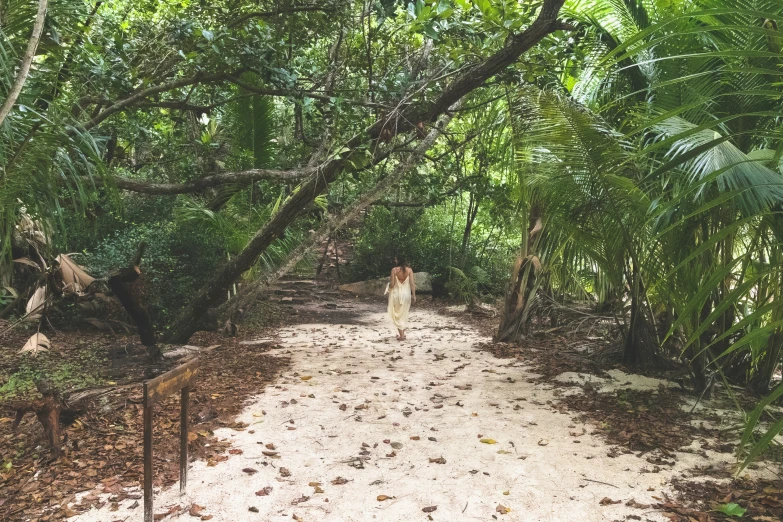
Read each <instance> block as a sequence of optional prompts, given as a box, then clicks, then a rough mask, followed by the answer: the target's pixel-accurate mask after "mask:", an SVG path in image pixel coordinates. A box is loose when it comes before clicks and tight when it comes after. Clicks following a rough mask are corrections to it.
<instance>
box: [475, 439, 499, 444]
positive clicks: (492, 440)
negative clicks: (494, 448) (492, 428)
mask: <svg viewBox="0 0 783 522" xmlns="http://www.w3.org/2000/svg"><path fill="white" fill-rule="evenodd" d="M479 442H483V443H484V444H497V443H498V441H496V440H495V439H481V440H480V441H479Z"/></svg>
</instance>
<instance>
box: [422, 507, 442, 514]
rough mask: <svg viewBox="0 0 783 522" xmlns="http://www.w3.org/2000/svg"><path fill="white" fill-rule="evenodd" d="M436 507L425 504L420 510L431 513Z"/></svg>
mask: <svg viewBox="0 0 783 522" xmlns="http://www.w3.org/2000/svg"><path fill="white" fill-rule="evenodd" d="M436 509H438V506H427V507H425V508H422V511H424V512H425V513H432V512H433V511H435V510H436Z"/></svg>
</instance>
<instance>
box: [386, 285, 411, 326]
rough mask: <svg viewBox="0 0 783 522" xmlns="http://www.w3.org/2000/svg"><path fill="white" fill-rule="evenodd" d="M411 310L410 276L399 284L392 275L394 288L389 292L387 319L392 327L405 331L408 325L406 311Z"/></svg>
mask: <svg viewBox="0 0 783 522" xmlns="http://www.w3.org/2000/svg"><path fill="white" fill-rule="evenodd" d="M410 309H411V275H410V274H408V277H406V278H405V281H403V282H400V280H399V279H397V274H395V275H394V287H393V288H392V289H391V290H390V291H389V317H391V320H392V322H393V323H394V326H396V327H397V329H399V330H405V328H406V327H407V325H408V311H409V310H410Z"/></svg>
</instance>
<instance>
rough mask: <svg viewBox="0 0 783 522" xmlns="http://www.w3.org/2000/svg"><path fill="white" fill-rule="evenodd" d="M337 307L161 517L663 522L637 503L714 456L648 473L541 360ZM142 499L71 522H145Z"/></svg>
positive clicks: (294, 335)
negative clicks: (573, 411)
mask: <svg viewBox="0 0 783 522" xmlns="http://www.w3.org/2000/svg"><path fill="white" fill-rule="evenodd" d="M321 310H322V313H321V314H320V315H319V316H318V319H317V320H314V321H312V322H311V323H308V324H300V325H296V326H291V327H288V328H285V329H282V330H280V331H279V341H280V345H281V346H282V348H277V349H275V352H277V353H279V354H280V355H285V356H290V357H291V358H292V366H291V368H290V370H289V371H288V372H286V373H285V374H284V375H283V376H282V377H281V378H280V379H279V380H278V382H276V383H274V384H273V385H270V386H268V387H267V388H266V389H265V390H263V392H262V393H261V394H260V395H258V396H256V397H255V398H254V399H252V400H251V401H250V402H249V403H248V405H247V407H246V408H245V410H244V412H243V413H242V414H241V415H240V417H239V418H238V420H240V421H243V422H245V423H247V424H248V425H249V426H248V427H247V428H246V429H245V430H244V431H235V430H231V429H223V430H220V431H218V432H216V435H217V436H218V437H223V438H225V439H228V440H229V441H231V443H232V445H233V448H235V449H239V450H242V454H239V455H232V456H231V457H230V458H229V459H228V460H227V461H225V462H221V463H218V464H217V465H216V466H211V467H210V466H208V465H207V463H206V462H203V461H198V462H194V463H193V464H192V466H191V470H190V475H189V477H190V480H189V485H188V493H187V495H186V496H185V497H180V496H179V493H178V487H173V488H170V489H168V490H166V491H163V492H156V509H155V513H165V512H167V511H169V508H171V507H172V506H176V505H179V506H181V507H182V508H183V511H182V512H181V513H179V514H172V515H171V516H169V517H167V518H166V520H183V521H185V520H187V521H190V520H198V518H194V517H192V516H190V515H189V513H188V510H189V509H190V508H191V505H192V504H194V503H195V504H197V505H198V506H202V507H203V508H204V509H203V510H202V511H200V513H201V514H202V515H204V516H212V518H211V520H212V521H214V522H234V521H253V520H258V521H275V520H281V521H285V520H299V521H335V522H337V521H340V522H345V521H367V520H379V521H395V522H396V521H403V520H405V521H408V520H428V519H429V518H428V517H431V520H441V521H459V520H492V517H493V516H494V517H496V518H497V519H499V520H508V521H573V520H580V521H585V522H588V521H604V520H606V521H611V520H623V519H625V517H626V515H634V516H641V520H651V521H657V520H667V519H665V518H664V517H663V516H662V515H660V514H659V513H656V512H655V511H654V510H651V509H639V508H634V507H630V506H626V505H625V503H626V502H628V501H630V500H632V499H633V500H635V501H636V502H637V503H639V504H650V503H655V502H656V500H654V499H653V496H654V495H655V496H659V497H660V496H661V491H662V488H664V487H665V484H666V483H667V482H668V479H669V478H670V477H671V476H672V475H676V474H679V473H680V472H681V471H682V470H684V469H686V468H689V467H692V466H693V465H695V464H696V463H697V462H696V461H695V459H697V458H698V459H699V461H698V464H702V465H703V464H705V461H704V459H703V458H701V457H696V456H695V455H688V454H684V455H682V456H680V458H678V459H677V463H676V465H675V466H674V467H673V469H671V470H668V469H667V470H665V471H661V472H660V473H644V472H643V469H642V468H644V467H645V465H646V464H647V463H646V462H645V461H644V460H643V459H639V458H637V457H636V456H634V455H619V456H617V457H615V458H610V457H608V456H607V453H608V452H609V451H610V449H611V448H610V446H609V445H607V444H606V443H605V442H603V441H602V440H600V439H599V438H597V437H594V436H592V435H591V434H590V432H591V431H592V430H591V428H590V426H583V425H577V423H576V422H575V421H574V420H573V418H572V415H570V414H569V413H568V412H564V413H561V412H559V411H557V410H555V409H553V408H552V407H551V406H550V405H548V404H547V401H553V400H555V394H554V392H553V390H551V389H548V388H547V387H546V386H544V385H542V384H540V383H534V382H529V381H530V380H531V378H532V377H534V375H533V374H531V373H530V370H529V368H526V367H525V366H523V365H521V364H520V363H519V361H517V360H514V359H497V358H495V357H493V356H492V355H491V354H489V353H486V352H483V351H479V350H478V349H476V347H475V344H476V343H477V342H480V341H484V340H486V339H484V338H482V337H481V336H480V335H479V334H478V333H477V332H476V331H475V330H473V329H471V328H470V327H467V326H463V325H461V324H459V323H458V320H457V319H455V318H451V317H446V316H443V315H439V314H437V313H435V312H432V311H427V310H421V309H416V308H414V310H413V314H412V324H411V327H412V328H411V330H410V332H409V338H408V341H407V342H405V343H398V342H397V341H396V340H395V339H394V337H393V334H392V331H391V328H390V325H389V323H388V320H387V318H386V315H385V313H384V310H383V307H382V306H381V305H380V304H373V305H367V304H363V303H360V302H356V303H350V302H348V303H346V302H341V303H340V305H339V308H338V309H337V310H331V311H330V312H329V314H328V316H327V314H326V313H324V312H323V309H321ZM318 321H322V322H318ZM583 432H584V434H583ZM492 441H495V443H490V444H488V443H486V442H492ZM266 445H273V446H269V448H273V449H269V448H267V447H266ZM263 452H275V454H273V455H272V456H268V455H265V454H264V453H263ZM252 470H255V471H252ZM247 471H251V472H250V473H248V472H247ZM265 488H269V489H267V490H266V491H268V494H267V495H263V496H259V495H258V494H257V492H260V493H263V491H264V489H265ZM380 495H385V496H386V497H389V499H387V500H378V499H379V498H383V497H379V496H380ZM605 498H608V499H611V500H612V501H622V503H620V504H606V502H604V503H605V504H606V505H602V503H601V501H602V500H603V499H605ZM133 504H134V501H133V500H128V501H124V502H122V503H121V505H120V507H119V510H117V511H113V512H112V511H110V509H109V505H108V504H107V505H106V506H104V507H103V508H102V509H101V510H93V511H90V512H88V513H84V514H82V515H80V516H78V517H75V518H72V519H71V520H78V521H81V522H91V521H96V522H97V521H101V522H106V521H115V520H128V521H131V520H141V517H142V509H143V508H142V507H141V506H140V505H139V506H137V507H135V508H133V509H131V508H130V506H131V505H133ZM432 507H436V509H435V510H431V511H429V512H424V511H423V510H424V508H432ZM504 508H508V509H509V510H510V511H507V512H506V510H505V509H504ZM251 509H252V511H251ZM197 511H198V510H197ZM204 519H207V518H204Z"/></svg>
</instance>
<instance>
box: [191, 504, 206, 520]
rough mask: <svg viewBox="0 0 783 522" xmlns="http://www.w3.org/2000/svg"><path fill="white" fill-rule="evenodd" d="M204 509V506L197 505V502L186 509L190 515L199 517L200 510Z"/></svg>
mask: <svg viewBox="0 0 783 522" xmlns="http://www.w3.org/2000/svg"><path fill="white" fill-rule="evenodd" d="M202 511H204V506H199V505H198V504H193V505H192V506H190V511H188V514H189V515H190V516H191V517H201V512H202Z"/></svg>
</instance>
